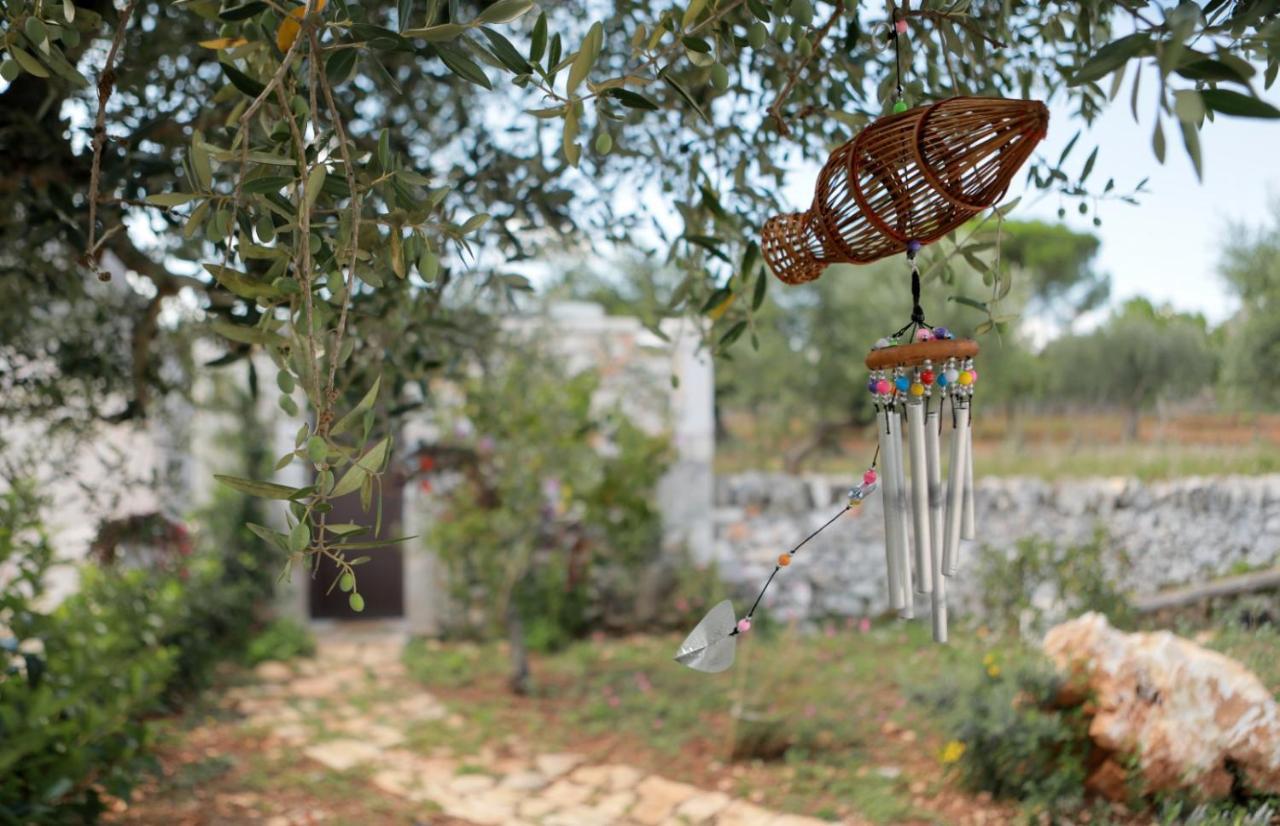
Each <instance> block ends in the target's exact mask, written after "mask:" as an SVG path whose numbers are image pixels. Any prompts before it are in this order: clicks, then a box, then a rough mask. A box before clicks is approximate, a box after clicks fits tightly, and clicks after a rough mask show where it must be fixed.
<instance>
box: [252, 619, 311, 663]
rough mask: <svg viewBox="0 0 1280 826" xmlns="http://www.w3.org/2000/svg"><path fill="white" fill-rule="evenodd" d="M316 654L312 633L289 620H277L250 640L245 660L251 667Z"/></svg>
mask: <svg viewBox="0 0 1280 826" xmlns="http://www.w3.org/2000/svg"><path fill="white" fill-rule="evenodd" d="M314 653H316V641H315V640H314V639H313V638H312V637H311V632H310V631H308V630H307V629H306V628H304V627H303V626H301V625H299V624H298V623H296V622H294V621H293V620H289V619H277V620H275V621H273V622H272V623H271V624H270V625H268V626H267V627H266V628H264V629H262V631H261V632H260V633H259V634H257V636H255V637H254V638H253V639H251V640H249V645H248V646H247V647H246V648H245V652H244V659H245V662H246V663H248V664H249V665H257V664H258V663H264V662H267V661H268V660H280V661H284V660H292V659H294V658H296V657H310V656H311V655H312V654H314Z"/></svg>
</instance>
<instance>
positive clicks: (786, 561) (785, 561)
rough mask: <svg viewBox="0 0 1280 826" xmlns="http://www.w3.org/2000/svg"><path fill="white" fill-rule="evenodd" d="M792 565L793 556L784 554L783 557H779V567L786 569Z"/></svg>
mask: <svg viewBox="0 0 1280 826" xmlns="http://www.w3.org/2000/svg"><path fill="white" fill-rule="evenodd" d="M790 564H791V554H783V555H782V556H780V557H778V566H779V567H781V568H785V567H787V566H788V565H790Z"/></svg>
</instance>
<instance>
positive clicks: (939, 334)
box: [933, 327, 951, 338]
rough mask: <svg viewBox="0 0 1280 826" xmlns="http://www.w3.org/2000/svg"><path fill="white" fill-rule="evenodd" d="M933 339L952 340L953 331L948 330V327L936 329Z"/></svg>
mask: <svg viewBox="0 0 1280 826" xmlns="http://www.w3.org/2000/svg"><path fill="white" fill-rule="evenodd" d="M933 337H934V338H951V331H950V330H948V329H947V328H946V327H934V328H933Z"/></svg>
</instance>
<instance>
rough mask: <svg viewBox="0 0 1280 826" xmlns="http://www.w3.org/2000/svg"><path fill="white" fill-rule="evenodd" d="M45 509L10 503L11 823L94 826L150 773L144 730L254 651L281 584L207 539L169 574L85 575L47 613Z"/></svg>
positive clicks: (92, 570) (1, 753) (3, 543)
mask: <svg viewBox="0 0 1280 826" xmlns="http://www.w3.org/2000/svg"><path fill="white" fill-rule="evenodd" d="M39 508H40V501H39V499H38V497H37V496H36V495H35V494H34V493H33V492H32V490H31V488H30V487H27V486H21V485H20V486H17V487H15V488H13V489H12V490H10V491H8V492H7V493H5V494H3V495H2V496H0V571H2V572H4V578H3V580H0V646H2V648H3V652H2V654H0V657H2V659H0V665H2V666H3V676H2V677H0V823H23V824H32V823H36V824H39V823H58V824H61V823H71V822H74V823H90V822H93V821H94V820H96V819H97V816H98V814H99V813H100V812H101V811H102V809H103V801H102V793H103V792H105V793H106V794H109V795H112V796H115V797H122V798H127V797H128V795H129V791H130V788H131V787H132V785H133V783H134V781H135V780H136V779H137V777H138V775H139V773H140V772H141V771H143V770H144V769H145V768H146V767H148V766H149V765H151V764H152V761H151V760H150V758H149V757H148V754H147V747H148V745H149V733H148V729H147V725H146V722H145V721H146V719H147V718H148V717H150V716H154V715H156V714H158V713H162V712H164V711H166V710H168V709H169V708H170V707H171V706H172V704H173V702H174V701H176V700H177V699H178V698H180V697H181V696H182V695H184V694H186V693H188V692H190V691H192V690H194V689H197V688H199V687H200V686H202V685H204V684H205V683H206V682H207V680H208V677H209V674H210V672H211V669H212V666H213V664H214V663H216V662H217V661H218V660H220V659H222V658H224V657H226V656H229V655H231V654H233V653H235V652H236V651H237V650H238V649H239V648H240V647H241V646H242V645H243V643H244V640H245V639H246V637H247V635H248V633H249V630H250V629H251V628H252V626H253V613H254V612H253V608H254V605H255V604H256V602H257V601H258V600H260V598H261V596H262V594H264V593H266V592H267V590H268V589H269V588H270V582H271V578H270V576H269V573H268V572H266V571H265V570H263V569H262V568H261V567H260V566H258V567H254V566H245V564H244V561H243V560H238V559H237V558H236V557H237V556H238V555H239V554H240V553H241V549H240V548H236V549H235V550H228V549H229V548H231V547H233V546H231V545H229V544H227V543H225V541H224V540H225V539H226V537H219V536H217V534H216V532H210V533H208V534H207V535H206V536H204V537H203V538H204V539H205V540H206V541H205V542H204V543H203V544H204V545H205V547H204V548H203V549H202V550H200V551H198V552H196V553H194V554H191V555H190V556H186V555H185V552H184V554H183V556H182V558H181V559H180V560H175V561H174V564H171V565H170V564H165V565H158V566H146V567H142V566H139V567H132V568H130V567H129V560H127V559H119V560H117V564H115V565H113V566H109V567H100V566H97V565H94V564H88V563H86V564H84V565H82V566H81V567H80V587H79V589H78V590H77V591H76V592H75V593H74V594H72V595H71V596H69V597H67V598H66V599H65V600H63V601H62V603H61V604H59V605H58V606H57V607H56V608H52V609H50V608H47V607H46V606H47V603H48V599H47V594H46V592H45V582H46V579H47V577H48V574H49V573H50V571H51V570H52V569H53V568H54V566H55V565H57V564H60V563H57V562H56V561H55V555H54V552H53V548H52V547H51V545H50V543H49V541H48V538H47V536H46V534H45V532H44V530H43V527H42V525H41V522H40V518H39ZM215 540H217V541H215ZM255 542H256V540H255ZM246 549H247V550H248V551H252V550H253V548H252V547H251V546H248V547H247V548H246ZM61 564H65V563H61ZM264 581H265V585H264Z"/></svg>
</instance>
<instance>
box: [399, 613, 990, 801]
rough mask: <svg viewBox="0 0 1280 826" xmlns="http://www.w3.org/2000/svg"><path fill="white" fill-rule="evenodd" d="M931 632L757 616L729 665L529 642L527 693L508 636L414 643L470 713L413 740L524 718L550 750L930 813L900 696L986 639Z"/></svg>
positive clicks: (438, 739) (416, 743) (471, 739)
mask: <svg viewBox="0 0 1280 826" xmlns="http://www.w3.org/2000/svg"><path fill="white" fill-rule="evenodd" d="M928 635H929V632H928V629H927V628H923V627H922V626H921V625H920V624H918V623H913V624H899V623H891V624H885V625H883V626H881V627H877V628H873V629H872V630H871V631H870V632H868V633H858V632H857V631H855V630H850V629H848V628H845V627H843V626H841V627H840V628H838V629H837V628H836V627H835V626H832V627H831V628H830V629H828V630H827V631H826V632H825V633H822V634H818V635H813V634H804V633H802V632H800V631H799V630H797V629H793V628H774V629H770V628H769V626H768V625H767V624H763V625H762V624H757V626H756V628H755V629H753V632H752V635H751V636H750V637H747V638H745V639H744V640H743V642H742V643H741V644H740V645H739V647H738V661H737V663H736V665H735V667H734V669H732V670H731V671H729V672H726V673H723V674H718V675H708V674H702V673H699V672H695V671H691V670H689V669H686V668H681V667H679V666H678V665H676V664H674V663H673V662H672V661H671V656H672V652H673V651H674V650H675V648H676V646H677V645H678V643H679V640H678V639H676V638H675V637H666V636H663V637H629V638H626V639H622V640H611V639H594V640H583V641H580V642H578V643H575V644H573V645H571V646H569V647H568V648H566V649H565V650H563V651H561V652H558V653H556V654H554V655H549V656H540V657H536V658H535V661H534V675H535V680H536V688H535V692H534V694H533V696H531V697H529V698H525V699H517V698H513V697H512V696H511V695H510V694H509V693H507V692H506V691H505V689H504V682H503V681H504V679H505V673H504V668H505V663H506V657H505V653H504V648H503V646H502V645H501V644H497V643H494V644H489V645H477V646H467V647H465V648H462V649H459V650H453V649H451V648H448V647H441V646H439V645H432V646H428V645H426V644H414V645H411V646H409V647H408V648H407V649H406V652H405V662H406V665H407V666H408V669H409V671H410V673H411V674H413V675H415V676H416V677H417V678H418V679H419V680H421V681H422V682H423V683H424V684H425V685H426V686H427V687H428V688H429V689H430V690H432V691H433V692H436V693H438V694H440V695H441V696H443V697H444V698H445V699H446V700H449V701H452V702H451V704H452V705H454V707H455V708H457V709H458V711H459V712H461V713H463V714H465V715H466V717H467V726H466V731H465V732H463V733H460V732H453V731H450V730H448V729H447V727H445V726H443V725H439V724H430V725H423V726H420V727H417V728H415V730H414V731H413V733H412V734H411V736H410V739H409V745H410V747H412V748H417V749H421V750H424V751H429V750H430V749H431V748H436V747H438V746H439V745H440V744H441V743H442V742H448V743H449V745H450V746H452V747H454V748H455V749H457V750H458V751H460V752H474V751H475V750H476V749H477V748H478V747H479V744H480V743H481V742H483V741H484V740H486V739H489V740H497V739H501V738H502V737H505V736H507V735H510V734H512V733H521V734H524V735H526V736H529V737H531V738H535V740H536V742H537V743H538V747H539V748H540V749H543V750H554V749H561V748H566V749H575V750H582V749H583V748H584V747H587V748H590V747H596V746H598V747H600V748H603V749H606V750H614V751H615V752H621V753H623V756H620V757H618V758H617V759H622V760H625V761H626V762H636V761H639V760H643V759H648V760H649V761H650V766H651V767H652V768H654V769H655V770H661V771H662V772H663V773H664V774H666V775H668V776H672V777H684V778H687V779H689V780H690V782H695V783H698V782H700V783H701V784H702V785H707V786H712V785H714V779H715V778H713V777H712V775H717V776H718V775H720V774H723V773H724V772H729V776H731V777H733V782H734V788H735V789H737V788H738V787H741V790H742V793H743V794H744V795H746V794H750V793H752V792H759V791H761V790H763V791H764V795H765V796H764V800H763V801H761V802H763V803H764V804H765V805H771V806H776V807H778V808H782V809H788V810H792V811H804V812H807V813H810V814H824V815H825V816H828V817H833V818H835V817H840V816H842V814H841V813H842V812H848V811H856V812H858V813H859V814H861V815H863V816H865V817H870V818H872V819H875V820H878V821H881V822H886V823H888V822H901V821H903V820H904V819H917V818H921V817H925V819H928V818H927V817H926V816H925V813H922V812H921V811H919V810H918V807H917V806H916V805H915V804H914V803H913V798H914V797H917V796H918V795H919V794H921V793H922V794H924V795H926V796H932V793H933V792H936V791H937V789H938V788H939V783H940V781H938V780H936V779H935V781H934V782H933V783H932V784H929V785H928V786H927V788H926V789H924V790H923V791H922V792H921V791H919V790H917V793H913V792H912V791H911V789H910V786H911V784H912V783H913V782H916V781H917V780H918V775H919V774H920V772H919V771H918V768H919V764H920V763H921V762H922V761H923V763H924V764H926V765H927V766H928V770H929V772H930V773H931V774H932V775H933V776H934V777H935V778H938V777H940V776H941V774H942V767H941V765H940V764H939V762H938V754H939V750H940V746H941V744H940V742H938V736H937V733H936V732H935V731H934V730H933V728H932V727H931V724H930V723H929V721H928V720H927V719H923V718H922V715H921V714H920V712H921V711H922V709H923V707H921V706H918V707H913V706H912V704H911V703H909V702H907V701H905V700H904V697H906V696H907V695H908V694H909V692H910V691H911V690H912V689H913V688H914V687H917V686H919V685H921V684H924V683H927V682H934V681H937V680H939V679H942V678H943V677H944V675H945V673H946V672H947V671H948V670H949V669H951V668H954V667H958V666H959V665H960V664H967V665H968V667H971V668H977V667H980V666H979V664H980V662H981V660H982V656H983V654H984V652H985V648H984V646H983V645H982V644H981V642H980V641H977V640H975V639H974V638H973V637H972V636H969V637H968V638H967V639H965V640H961V641H960V642H959V643H958V644H957V645H956V646H953V647H940V646H935V645H934V644H933V643H932V642H931V641H929V639H928ZM460 652H461V653H460ZM886 723H889V724H891V730H892V731H896V732H905V731H912V732H914V733H913V735H912V741H911V742H902V741H900V740H899V739H895V738H893V737H886V735H885V734H884V731H885V724H886ZM460 736H461V737H462V738H463V739H464V740H465V742H458V739H459V737H460ZM744 743H745V744H746V751H747V754H746V755H744V756H742V757H741V759H739V760H738V761H736V763H735V762H734V761H733V760H731V759H730V758H731V755H732V754H733V753H734V751H735V747H738V746H741V745H742V744H744ZM753 749H758V750H759V751H760V754H759V755H753ZM777 754H780V755H781V756H780V757H776V759H766V758H767V757H768V758H773V756H774V755H777ZM912 766H915V767H916V769H912V768H911V767H912ZM699 777H701V780H699V779H698V778H699Z"/></svg>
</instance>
